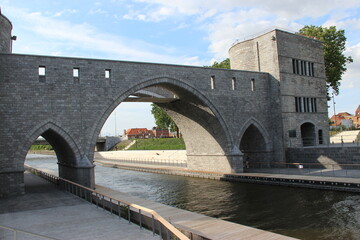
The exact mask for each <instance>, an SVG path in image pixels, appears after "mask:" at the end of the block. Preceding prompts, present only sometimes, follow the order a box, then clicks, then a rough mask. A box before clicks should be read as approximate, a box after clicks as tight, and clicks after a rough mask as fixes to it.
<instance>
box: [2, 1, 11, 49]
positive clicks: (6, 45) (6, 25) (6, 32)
mask: <svg viewBox="0 0 360 240" xmlns="http://www.w3.org/2000/svg"><path fill="white" fill-rule="evenodd" d="M11 30H12V24H11V22H10V21H9V19H7V18H6V17H5V16H4V15H2V14H1V8H0V53H10V52H11Z"/></svg>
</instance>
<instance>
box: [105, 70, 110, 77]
mask: <svg viewBox="0 0 360 240" xmlns="http://www.w3.org/2000/svg"><path fill="white" fill-rule="evenodd" d="M105 78H106V79H109V78H111V70H110V69H105Z"/></svg>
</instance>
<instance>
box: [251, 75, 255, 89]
mask: <svg viewBox="0 0 360 240" xmlns="http://www.w3.org/2000/svg"><path fill="white" fill-rule="evenodd" d="M251 91H255V79H253V78H252V79H251Z"/></svg>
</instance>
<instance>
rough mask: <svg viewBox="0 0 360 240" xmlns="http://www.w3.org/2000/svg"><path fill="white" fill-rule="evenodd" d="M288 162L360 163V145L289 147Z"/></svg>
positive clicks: (287, 151) (287, 152)
mask: <svg viewBox="0 0 360 240" xmlns="http://www.w3.org/2000/svg"><path fill="white" fill-rule="evenodd" d="M286 161H287V163H316V164H318V163H321V164H360V147H332V146H331V147H323V148H319V147H316V148H311V147H307V148H288V149H287V150H286Z"/></svg>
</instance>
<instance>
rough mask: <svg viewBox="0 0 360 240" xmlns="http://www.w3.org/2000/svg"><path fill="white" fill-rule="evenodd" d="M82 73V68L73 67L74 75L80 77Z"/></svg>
mask: <svg viewBox="0 0 360 240" xmlns="http://www.w3.org/2000/svg"><path fill="white" fill-rule="evenodd" d="M79 75H80V69H79V68H73V77H74V78H78V77H79Z"/></svg>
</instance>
